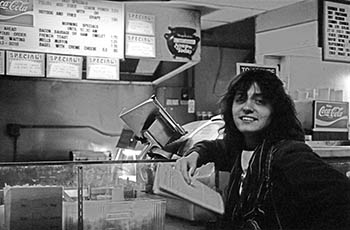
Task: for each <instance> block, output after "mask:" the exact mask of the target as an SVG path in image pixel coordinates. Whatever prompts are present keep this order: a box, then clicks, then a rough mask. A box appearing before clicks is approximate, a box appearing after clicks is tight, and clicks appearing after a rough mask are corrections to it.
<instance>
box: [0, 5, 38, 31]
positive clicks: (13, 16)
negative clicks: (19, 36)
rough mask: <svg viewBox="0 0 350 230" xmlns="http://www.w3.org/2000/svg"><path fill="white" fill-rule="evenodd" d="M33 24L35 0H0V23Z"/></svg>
mask: <svg viewBox="0 0 350 230" xmlns="http://www.w3.org/2000/svg"><path fill="white" fill-rule="evenodd" d="M2 22H4V23H6V24H13V25H17V26H33V0H0V23H2Z"/></svg>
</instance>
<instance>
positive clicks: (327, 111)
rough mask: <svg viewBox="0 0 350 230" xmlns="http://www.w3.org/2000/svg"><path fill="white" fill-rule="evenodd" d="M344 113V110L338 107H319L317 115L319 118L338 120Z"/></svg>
mask: <svg viewBox="0 0 350 230" xmlns="http://www.w3.org/2000/svg"><path fill="white" fill-rule="evenodd" d="M343 113H344V108H342V107H338V106H334V107H331V106H325V105H324V106H321V107H320V109H319V111H318V115H319V116H320V117H327V118H339V117H342V116H343Z"/></svg>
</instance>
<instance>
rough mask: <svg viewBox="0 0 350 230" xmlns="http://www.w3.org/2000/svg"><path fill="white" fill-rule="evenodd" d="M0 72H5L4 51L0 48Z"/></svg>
mask: <svg viewBox="0 0 350 230" xmlns="http://www.w3.org/2000/svg"><path fill="white" fill-rule="evenodd" d="M0 74H2V75H3V74H5V51H4V50H0Z"/></svg>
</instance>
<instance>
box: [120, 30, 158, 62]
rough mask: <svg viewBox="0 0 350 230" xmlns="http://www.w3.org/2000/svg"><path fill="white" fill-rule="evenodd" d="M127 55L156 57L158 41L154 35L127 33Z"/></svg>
mask: <svg viewBox="0 0 350 230" xmlns="http://www.w3.org/2000/svg"><path fill="white" fill-rule="evenodd" d="M125 43H126V47H125V55H127V56H135V57H156V41H155V38H154V37H150V36H141V35H133V34H127V35H126V41H125Z"/></svg>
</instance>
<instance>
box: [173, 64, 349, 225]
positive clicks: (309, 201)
mask: <svg viewBox="0 0 350 230" xmlns="http://www.w3.org/2000/svg"><path fill="white" fill-rule="evenodd" d="M221 106H222V114H223V118H224V121H225V127H224V134H225V135H224V139H223V140H215V141H202V142H199V143H197V144H196V145H195V146H194V147H193V148H191V149H190V150H189V151H188V152H187V153H186V154H185V156H184V157H182V158H180V159H178V160H177V162H176V168H177V169H179V170H180V171H181V172H182V174H183V176H184V178H185V180H186V181H187V182H188V183H190V182H191V175H192V174H193V173H194V170H195V169H196V168H197V167H198V166H200V165H202V164H205V163H207V162H215V166H216V168H217V169H219V170H226V171H231V174H230V180H229V184H228V187H227V188H228V190H227V192H226V194H225V196H224V197H225V198H226V199H225V204H226V205H225V209H226V210H225V216H224V220H225V221H224V223H225V224H223V226H224V227H225V228H227V229H269V230H270V229H288V230H289V229H298V230H303V229H318V230H319V229H327V230H329V229H337V230H338V229H344V230H345V229H350V221H349V218H350V181H349V180H348V178H346V176H345V175H343V174H341V173H340V172H338V171H336V170H335V169H333V168H332V167H331V166H329V165H328V164H326V163H325V162H324V161H323V160H322V159H321V158H320V157H318V156H317V155H316V154H315V153H314V152H313V151H312V149H311V148H310V147H309V146H308V145H306V144H305V143H304V133H303V130H302V127H301V124H300V122H299V121H298V119H297V117H296V112H295V108H294V104H293V101H292V100H291V99H290V97H289V96H288V95H287V94H286V93H285V91H284V88H283V83H282V82H281V81H280V80H279V78H278V77H277V76H276V75H275V74H273V73H271V72H269V71H264V70H251V71H246V72H243V73H241V74H239V75H237V76H236V77H235V78H234V79H232V81H231V83H230V84H229V86H228V89H227V92H226V94H225V95H224V97H223V98H222V100H221Z"/></svg>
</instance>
